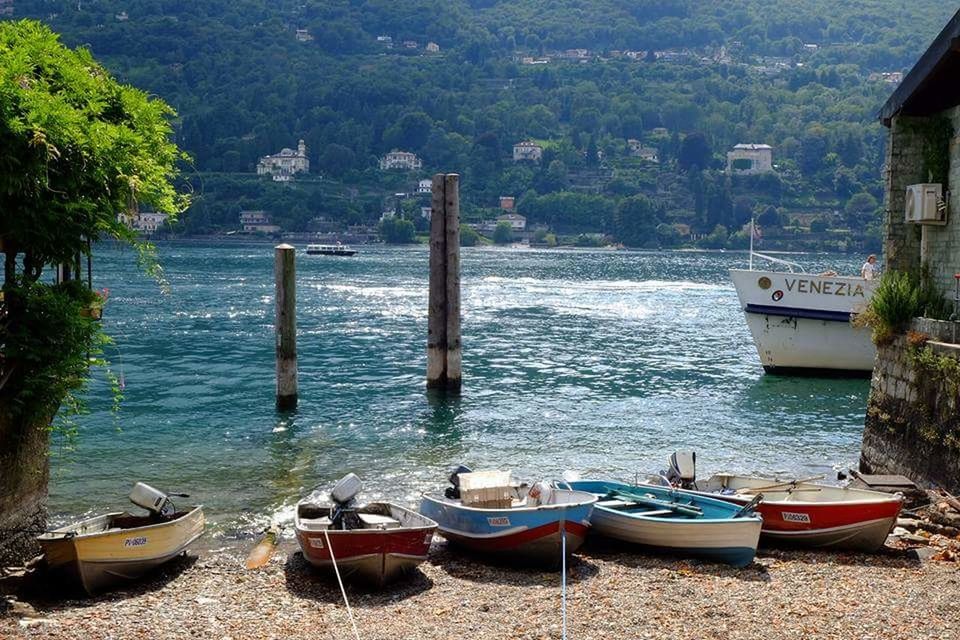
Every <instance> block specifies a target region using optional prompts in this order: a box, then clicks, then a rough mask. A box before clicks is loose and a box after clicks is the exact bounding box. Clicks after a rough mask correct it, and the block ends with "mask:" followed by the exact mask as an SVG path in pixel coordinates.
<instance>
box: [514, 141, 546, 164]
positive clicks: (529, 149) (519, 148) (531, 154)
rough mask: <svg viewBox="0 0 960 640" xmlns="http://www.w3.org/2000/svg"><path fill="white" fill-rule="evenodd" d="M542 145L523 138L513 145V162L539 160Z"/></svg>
mask: <svg viewBox="0 0 960 640" xmlns="http://www.w3.org/2000/svg"><path fill="white" fill-rule="evenodd" d="M542 157H543V147H541V146H540V145H539V144H537V143H536V142H533V141H532V140H524V141H523V142H518V143H517V144H515V145H513V161H514V162H525V161H526V162H540V159H541V158H542Z"/></svg>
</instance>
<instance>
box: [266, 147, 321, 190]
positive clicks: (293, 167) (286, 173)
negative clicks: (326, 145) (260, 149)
mask: <svg viewBox="0 0 960 640" xmlns="http://www.w3.org/2000/svg"><path fill="white" fill-rule="evenodd" d="M309 171H310V160H309V159H308V158H307V145H306V144H305V143H304V142H303V140H301V141H300V142H299V143H298V144H297V150H296V151H294V150H293V149H283V150H282V151H280V153H278V154H276V155H272V156H263V157H262V158H260V162H258V163H257V175H258V176H264V175H270V176H273V179H274V180H276V181H278V182H280V181H286V180H290V179H291V178H292V177H293V175H294V174H295V173H308V172H309Z"/></svg>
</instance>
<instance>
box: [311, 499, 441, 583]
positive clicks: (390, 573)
mask: <svg viewBox="0 0 960 640" xmlns="http://www.w3.org/2000/svg"><path fill="white" fill-rule="evenodd" d="M375 504H380V505H381V506H383V507H384V508H386V509H388V510H389V511H390V513H391V514H392V515H393V516H400V517H403V516H404V515H406V516H408V517H407V518H404V520H402V521H403V522H404V523H405V524H412V525H413V526H404V527H402V528H398V529H386V530H378V529H354V530H348V531H340V530H325V531H324V530H311V529H310V528H309V527H306V526H303V525H302V523H301V522H302V521H301V520H300V519H299V518H298V520H297V522H296V535H297V542H298V543H299V544H300V550H301V551H302V553H303V557H304V559H305V560H306V561H307V562H309V563H310V564H311V565H312V566H314V567H316V568H318V569H321V570H323V571H328V572H330V574H331V575H332V574H333V573H334V561H336V570H337V571H339V573H340V577H341V578H342V579H343V580H348V581H355V582H363V583H365V584H368V585H370V586H374V587H381V586H383V585H385V584H388V583H390V582H393V581H395V580H397V579H399V578H401V577H402V576H403V575H404V574H407V573H409V572H411V571H412V570H413V569H415V568H416V567H417V565H419V564H420V563H421V562H423V561H424V560H426V559H427V555H428V553H429V551H430V543H431V542H432V541H433V534H434V532H435V531H436V529H437V525H436V523H435V522H432V521H430V520H429V519H427V518H424V517H422V516H420V514H417V513H415V512H413V511H410V510H409V509H405V508H403V507H400V506H398V505H393V504H388V503H375ZM398 519H400V518H398ZM331 547H332V550H333V553H332V557H331Z"/></svg>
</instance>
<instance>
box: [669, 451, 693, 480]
mask: <svg viewBox="0 0 960 640" xmlns="http://www.w3.org/2000/svg"><path fill="white" fill-rule="evenodd" d="M667 481H668V482H669V483H670V486H673V487H680V488H681V489H696V488H697V454H696V452H695V451H676V452H674V453H673V454H671V455H670V469H669V470H668V471H667Z"/></svg>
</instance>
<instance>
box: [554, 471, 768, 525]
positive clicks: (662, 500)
mask: <svg viewBox="0 0 960 640" xmlns="http://www.w3.org/2000/svg"><path fill="white" fill-rule="evenodd" d="M569 485H570V487H571V488H573V489H576V490H578V491H586V492H588V493H592V494H594V495H596V496H597V497H598V502H597V503H596V505H595V507H596V508H600V509H611V510H615V511H617V512H619V513H623V514H625V515H630V516H637V517H644V518H657V519H671V520H692V519H697V520H729V519H731V518H736V517H750V515H751V514H750V513H749V511H750V510H749V509H747V510H744V509H743V508H742V507H741V506H740V505H735V504H731V503H727V502H723V501H722V500H715V499H713V498H707V497H704V496H699V495H696V494H692V493H689V492H686V491H683V490H678V489H673V488H670V487H660V486H656V485H646V484H640V485H629V484H623V483H620V482H607V481H596V480H581V481H575V482H570V483H569ZM564 486H566V485H564ZM754 517H759V516H754Z"/></svg>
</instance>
